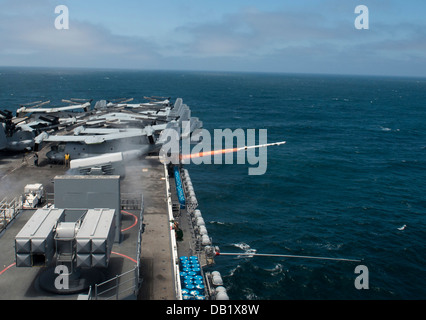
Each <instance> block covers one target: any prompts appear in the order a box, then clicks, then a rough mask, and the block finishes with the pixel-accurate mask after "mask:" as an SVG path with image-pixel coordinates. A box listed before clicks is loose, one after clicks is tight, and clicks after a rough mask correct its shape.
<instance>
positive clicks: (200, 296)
mask: <svg viewBox="0 0 426 320" xmlns="http://www.w3.org/2000/svg"><path fill="white" fill-rule="evenodd" d="M205 299H206V297H204V296H202V295H200V294H199V295H197V296H195V300H205Z"/></svg>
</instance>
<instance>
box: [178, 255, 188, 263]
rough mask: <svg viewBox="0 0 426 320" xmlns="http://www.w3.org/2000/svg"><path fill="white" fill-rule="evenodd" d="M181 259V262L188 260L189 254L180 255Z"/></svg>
mask: <svg viewBox="0 0 426 320" xmlns="http://www.w3.org/2000/svg"><path fill="white" fill-rule="evenodd" d="M179 260H180V262H182V261H186V260H188V257H187V256H181V257H179Z"/></svg>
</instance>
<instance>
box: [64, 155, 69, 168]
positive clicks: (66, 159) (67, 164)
mask: <svg viewBox="0 0 426 320" xmlns="http://www.w3.org/2000/svg"><path fill="white" fill-rule="evenodd" d="M69 165H70V154H69V153H68V152H67V153H65V167H69Z"/></svg>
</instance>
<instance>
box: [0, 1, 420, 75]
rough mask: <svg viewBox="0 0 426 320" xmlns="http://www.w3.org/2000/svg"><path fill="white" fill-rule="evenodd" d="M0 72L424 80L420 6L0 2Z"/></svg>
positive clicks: (385, 3) (376, 3)
mask: <svg viewBox="0 0 426 320" xmlns="http://www.w3.org/2000/svg"><path fill="white" fill-rule="evenodd" d="M59 5H65V6H67V8H68V12H69V29H63V30H58V29H57V28H56V27H55V20H56V19H57V18H58V17H59V16H60V14H59V13H55V8H56V6H59ZM358 5H365V6H366V7H367V8H368V22H369V28H368V29H357V28H356V27H355V20H356V18H357V17H358V16H359V15H360V14H357V13H355V8H356V7H357V6H358ZM363 22H365V20H364V21H363ZM0 66H33V67H67V68H68V67H81V68H120V69H121V68H122V69H150V70H151V69H155V70H202V71H243V72H282V73H320V74H354V75H396V76H420V77H426V1H424V0H410V1H401V0H297V1H296V0H262V1H260V0H215V1H212V0H155V1H145V0H120V1H105V0H103V1H101V0H0Z"/></svg>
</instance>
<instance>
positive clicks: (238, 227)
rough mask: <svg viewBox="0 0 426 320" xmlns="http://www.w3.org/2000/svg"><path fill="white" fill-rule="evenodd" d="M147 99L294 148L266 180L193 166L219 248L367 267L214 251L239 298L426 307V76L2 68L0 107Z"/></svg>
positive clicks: (274, 162)
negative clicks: (168, 100) (420, 302)
mask: <svg viewBox="0 0 426 320" xmlns="http://www.w3.org/2000/svg"><path fill="white" fill-rule="evenodd" d="M151 95H156V96H170V97H172V98H173V99H174V98H177V97H182V98H183V100H184V103H186V104H188V106H190V108H191V110H192V115H193V116H197V117H199V118H200V119H201V120H202V121H203V123H204V128H206V129H208V130H209V131H211V132H213V130H214V129H225V128H229V129H231V130H235V129H238V128H242V129H244V130H246V129H257V130H259V129H267V134H268V142H275V141H282V140H285V141H287V143H286V144H285V145H282V146H274V147H270V148H268V150H267V151H268V162H267V171H266V173H265V174H264V175H257V176H254V175H249V174H248V168H250V167H253V166H252V165H250V164H236V161H235V163H234V164H232V165H231V164H222V165H218V164H211V165H194V164H192V165H189V166H188V169H189V171H190V175H191V179H192V181H193V185H194V188H195V192H196V195H197V199H198V202H199V209H200V210H201V212H202V214H203V217H204V219H205V221H206V222H207V229H208V231H209V235H210V237H212V239H213V243H214V244H215V245H217V246H219V247H220V250H221V252H227V253H254V252H256V253H265V254H268V253H269V254H287V255H305V256H306V255H310V256H324V257H334V258H351V259H362V262H347V261H330V260H309V259H298V258H279V257H256V256H253V257H247V256H218V257H216V265H215V266H214V267H213V268H212V270H218V271H220V272H221V274H222V277H223V280H224V284H225V286H226V287H227V289H228V294H229V296H230V298H231V299H253V300H256V299H263V300H266V299H268V300H269V299H273V300H278V299H425V298H426V233H425V230H426V216H425V215H426V125H425V120H426V79H410V78H390V77H387V78H384V77H383V78H382V77H360V76H331V75H297V74H260V73H219V72H215V73H212V72H184V71H182V72H179V71H173V72H164V71H163V72H161V71H118V70H79V69H68V70H56V69H37V68H32V69H28V68H0V108H2V109H10V110H16V108H17V107H18V106H19V105H20V104H23V103H28V102H31V101H36V100H51V101H52V102H53V103H57V104H60V105H61V103H60V100H61V99H67V98H90V99H94V101H96V100H100V99H114V98H122V97H134V98H135V101H138V100H139V101H140V100H142V97H143V96H151ZM403 225H406V227H405V228H404V229H403V230H399V228H401V227H402V226H403ZM358 265H364V266H366V267H367V269H368V278H364V281H365V282H364V283H368V289H357V288H356V287H355V281H356V278H357V277H358V276H359V274H357V273H355V268H356V267H357V266H358ZM363 275H364V276H367V274H366V273H364V274H363Z"/></svg>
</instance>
